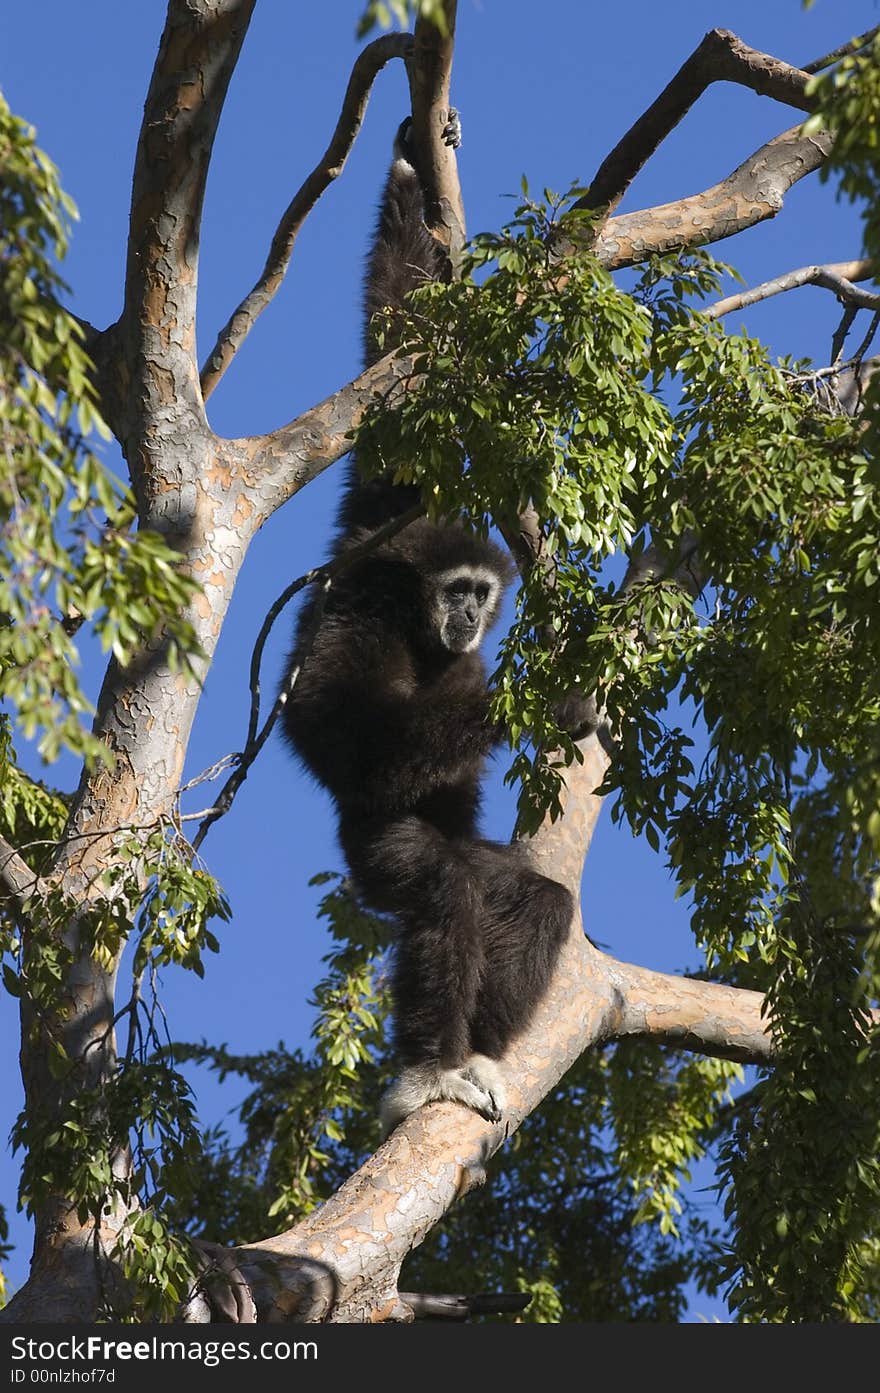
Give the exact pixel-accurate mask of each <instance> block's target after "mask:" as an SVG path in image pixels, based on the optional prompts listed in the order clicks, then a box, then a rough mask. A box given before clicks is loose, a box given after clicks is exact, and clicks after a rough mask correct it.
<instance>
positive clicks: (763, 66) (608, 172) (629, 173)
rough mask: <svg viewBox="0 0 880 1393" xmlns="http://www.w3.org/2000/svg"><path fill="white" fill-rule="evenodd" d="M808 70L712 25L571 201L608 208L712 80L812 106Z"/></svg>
mask: <svg viewBox="0 0 880 1393" xmlns="http://www.w3.org/2000/svg"><path fill="white" fill-rule="evenodd" d="M807 80H808V79H807V76H806V74H805V73H804V72H802V71H801V69H800V68H793V67H792V66H791V64H789V63H784V62H782V60H781V59H779V58H774V57H772V56H771V54H769V53H762V52H761V51H760V50H759V49H756V48H750V47H749V45H748V44H745V43H743V41H742V39H739V38H737V36H736V34H732V33H731V32H730V30H729V29H711V30H710V31H709V33H708V34H706V35H705V37H704V38H703V39H702V41H701V42H700V44H699V45H698V47H697V48H696V49H695V50H694V52H693V53H692V54H691V56H690V58H688V59H687V61H686V62H685V63H684V64H683V65H682V67H681V68H679V70H678V72H677V73H676V74H675V77H674V78H673V79H672V81H671V82H670V83H669V84H668V85H667V86H666V87H665V88H664V89H663V91H662V92H661V93H660V96H659V97H658V98H657V100H656V101H655V102H654V103H653V104H652V105H651V106H650V107H649V108H648V110H647V111H646V112H645V113H644V115H642V116H640V117H639V119H638V121H636V123H635V125H634V126H632V127H631V128H630V129H629V130H628V131H627V133H626V135H625V136H624V137H623V139H622V140H621V141H619V142H618V144H617V145H616V146H615V147H614V149H613V150H612V151H611V153H610V155H608V156H607V157H606V158H605V159H604V160H603V161H602V164H601V165H600V166H599V169H598V170H597V172H596V175H595V177H594V178H593V181H592V183H591V184H590V187H589V190H588V192H587V194H586V195H585V197H584V198H582V199H581V200H580V203H578V204H577V205H576V206H577V207H580V208H605V209H606V210H607V213H611V212H612V211H613V210H614V208H616V206H617V204H618V203H619V202H620V200H621V199H622V198H623V195H624V194H625V193H626V190H627V189H628V188H629V186H630V184H631V183H632V181H633V179H634V178H635V177H636V175H637V174H638V172H639V170H640V169H641V168H642V167H643V165H644V164H645V163H646V162H647V161H648V160H649V159H650V157H651V156H652V155H653V154H654V152H655V150H656V149H657V148H658V146H659V145H660V144H661V143H662V141H664V140H665V139H666V137H667V136H668V135H669V133H670V131H672V130H673V129H674V128H675V127H676V126H677V125H678V123H679V121H681V119H682V117H683V116H685V114H686V113H687V112H688V111H689V110H690V108H691V107H692V106H693V105H694V103H695V102H696V101H697V100H698V99H699V98H700V97H701V96H702V94H703V92H705V90H706V88H707V87H709V86H711V84H712V83H713V82H736V83H739V84H740V85H741V86H743V87H749V88H750V89H751V90H752V91H753V92H757V93H759V95H761V96H763V97H773V98H774V99H775V100H776V101H780V102H785V103H786V105H788V106H796V107H798V108H800V110H802V111H810V110H811V109H812V105H813V103H812V100H811V99H810V98H809V97H807V95H806V90H805V89H806V85H807Z"/></svg>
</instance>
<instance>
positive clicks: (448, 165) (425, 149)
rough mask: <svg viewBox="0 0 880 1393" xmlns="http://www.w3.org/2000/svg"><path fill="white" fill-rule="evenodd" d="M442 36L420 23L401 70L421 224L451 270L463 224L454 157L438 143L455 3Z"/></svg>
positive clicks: (449, 3) (448, 0)
mask: <svg viewBox="0 0 880 1393" xmlns="http://www.w3.org/2000/svg"><path fill="white" fill-rule="evenodd" d="M443 9H444V13H445V16H446V33H445V34H441V33H440V30H439V29H438V28H437V27H436V25H434V24H432V23H431V22H430V21H429V20H427V19H424V18H420V19H419V20H417V22H416V27H415V35H414V45H413V52H412V57H411V58H410V61H409V62H408V64H407V71H408V73H409V90H410V101H411V104H412V118H413V140H414V144H415V148H416V149H417V150H418V152H419V174H420V176H421V179H422V182H423V184H424V187H425V222H426V224H427V226H428V228H429V229H430V231H431V232H432V233H433V235H434V236H435V237H436V238H437V239H438V241H440V242H442V243H443V246H444V247H446V249H447V251H448V252H449V255H450V258H451V260H452V262H453V264H454V263H455V261H456V258H457V256H458V254H459V252H460V251H461V249H462V247H463V246H464V239H465V224H464V206H463V204H462V201H461V188H460V185H459V182H458V166H457V163H456V159H455V152H454V151H453V150H451V149H450V148H449V147H448V146H447V145H445V144H444V142H443V140H442V133H443V128H444V126H445V125H446V121H447V119H448V114H449V106H450V101H449V85H450V81H451V77H452V56H453V51H454V46H455V14H456V0H445V3H444V6H443Z"/></svg>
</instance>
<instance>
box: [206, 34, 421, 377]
mask: <svg viewBox="0 0 880 1393" xmlns="http://www.w3.org/2000/svg"><path fill="white" fill-rule="evenodd" d="M412 46H413V40H412V35H411V34H383V35H382V37H381V38H378V39H375V40H374V41H373V42H372V43H371V44H368V45H367V47H366V48H365V49H364V50H363V52H362V53H360V54H359V55H358V57H357V59H356V60H355V64H354V67H353V68H352V70H351V77H350V78H349V80H348V87H347V88H346V91H345V97H344V98H343V102H342V110H341V111H340V113H339V120H338V121H337V122H336V129H335V130H334V132H333V135H332V137H331V140H330V144H329V145H328V146H327V149H326V150H325V151H324V154H323V155H322V156H321V159H320V160H319V161H318V163H317V164H316V166H315V168H314V169H313V170H312V172H311V174H310V175H309V176H308V178H307V179H306V180H305V182H304V183H303V184H302V185H301V187H300V188H299V189H298V190H297V192H296V193H295V194H294V196H293V198H292V199H291V201H290V203H289V204H288V206H287V209H286V211H285V213H284V216H283V217H282V219H281V221H280V223H279V224H278V229H277V231H276V233H275V236H274V237H273V238H272V245H271V247H270V248H269V255H268V257H267V258H266V264H265V266H264V267H263V271H262V274H261V276H260V278H259V280H258V281H257V283H256V285H255V286H254V287H253V289H252V290H251V291H250V292H249V293H248V294H247V295H246V296H245V297H244V299H243V300H242V301H241V304H240V305H239V306H238V308H237V309H236V310H235V311H234V312H233V314H232V315H231V316H230V318H229V320H228V321H227V323H226V324H225V325H224V327H223V328H222V329H221V330H220V333H219V334H218V336H217V342H216V343H215V344H214V347H213V349H212V350H211V353H210V355H209V356H208V359H207V361H206V363H205V365H204V367H203V368H202V374H201V383H202V396H203V398H204V400H205V401H207V400H208V397H209V396H210V395H211V393H212V392H213V390H214V388H215V387H216V386H217V383H218V382H219V381H220V379H221V377H222V376H223V374H224V373H225V371H226V369H227V368H228V367H229V364H230V363H231V362H232V359H233V358H234V357H235V354H236V353H237V352H238V350H239V349H240V348H241V346H242V344H243V343H244V341H245V339H246V338H247V336H248V334H249V333H250V331H251V329H252V328H253V327H254V324H255V323H256V321H257V319H258V317H259V316H260V315H261V314H262V312H263V310H264V309H266V307H267V305H269V304H271V302H272V300H273V299H274V297H275V295H276V293H277V291H278V289H279V287H280V285H281V282H282V281H283V280H284V276H285V274H286V272H287V268H288V266H289V265H290V259H291V257H292V255H293V248H294V246H295V244H296V239H297V236H298V235H299V231H300V228H301V227H302V225H303V223H304V222H305V220H306V218H307V217H308V215H309V213H310V212H311V210H312V208H314V206H315V204H316V203H317V201H318V199H319V198H320V197H321V194H322V193H323V192H324V190H325V189H326V188H327V187H328V186H329V185H330V184H332V183H333V181H334V180H335V179H338V178H339V175H340V174H341V173H342V171H343V169H344V168H345V163H346V160H347V159H348V156H349V153H350V152H351V149H352V146H353V145H354V142H355V140H356V139H357V136H358V133H359V131H360V128H361V124H362V122H363V119H364V112H365V111H366V109H367V102H368V101H369V98H370V90H371V88H372V86H373V83H374V81H375V79H376V77H377V75H378V73H379V72H381V70H382V68H383V67H384V66H385V64H386V63H388V62H389V61H390V60H391V59H392V58H406V57H407V55H408V54H409V53H410V52H411V51H412Z"/></svg>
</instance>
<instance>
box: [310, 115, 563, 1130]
mask: <svg viewBox="0 0 880 1393" xmlns="http://www.w3.org/2000/svg"><path fill="white" fill-rule="evenodd" d="M450 116H451V121H450V125H449V126H448V127H447V130H446V133H445V134H446V138H447V141H448V143H450V144H456V145H457V144H458V127H457V120H456V119H455V117H454V114H453V113H450ZM408 127H409V123H408V122H404V124H403V126H401V128H400V131H399V132H398V139H397V142H396V143H395V159H394V162H393V164H392V166H391V170H390V173H389V175H388V180H387V183H386V186H385V192H384V197H383V200H382V204H381V208H380V213H379V220H378V226H377V230H376V235H375V240H374V244H373V248H372V251H371V254H370V257H369V261H368V267H367V282H366V310H367V333H366V358H367V362H368V363H369V362H371V361H374V360H375V358H376V357H377V356H378V350H377V348H376V345H375V343H374V342H373V339H372V336H371V333H370V327H369V323H370V319H371V318H372V316H373V314H374V312H375V311H377V310H379V309H383V308H384V309H387V308H389V307H390V308H392V309H393V308H395V307H400V306H401V305H402V304H403V302H404V299H405V297H406V295H407V294H408V292H409V291H410V290H412V289H413V288H414V287H415V286H416V285H418V284H420V283H421V282H423V281H424V280H425V279H426V278H434V277H436V276H437V275H438V274H439V271H440V264H441V263H440V255H439V253H438V250H437V246H436V244H435V242H434V240H433V238H432V237H431V236H430V234H429V233H428V231H427V229H426V227H425V224H424V221H423V217H424V201H423V195H422V186H421V183H420V180H419V176H418V174H417V172H416V169H415V167H414V163H413V161H412V159H411V158H410V152H409V150H408V148H407V145H406V138H407V131H408ZM418 496H419V495H418V490H417V489H415V488H410V487H401V486H400V485H395V484H394V483H392V482H391V481H389V480H388V479H380V480H377V481H369V482H363V481H362V480H361V479H360V477H359V474H358V470H357V465H356V462H354V461H353V462H352V463H351V464H350V466H349V472H348V476H347V481H346V485H345V492H344V495H343V498H342V501H341V504H340V508H339V516H338V525H339V533H338V536H337V539H336V542H335V546H334V554H335V555H338V554H339V552H340V551H343V550H345V549H346V548H348V547H350V546H352V545H355V544H357V543H359V542H361V541H362V540H364V539H365V538H367V537H369V536H370V534H371V533H372V532H373V531H375V530H376V528H378V527H380V526H381V525H382V524H383V523H385V522H387V521H388V520H389V519H391V518H393V517H396V516H399V515H400V513H402V512H404V511H406V510H408V509H409V508H410V507H411V506H412V505H413V503H414V502H416V501H417V500H418ZM510 575H511V566H510V562H509V560H508V558H507V557H506V555H505V553H503V552H502V551H501V550H500V549H499V548H497V547H496V546H494V545H493V544H492V543H491V542H488V541H486V540H484V539H482V538H480V537H477V536H475V535H474V534H472V533H471V532H468V531H467V530H465V529H464V528H463V527H460V526H457V525H442V526H439V525H436V524H434V523H432V522H429V521H428V520H427V519H420V520H418V521H416V522H414V523H411V524H410V525H409V526H408V527H406V528H405V529H404V530H403V531H401V532H399V533H397V534H396V535H395V536H393V537H392V538H391V539H390V540H389V541H386V542H385V543H383V544H382V545H381V546H380V547H378V548H377V549H376V550H374V551H372V552H371V553H369V554H367V555H365V556H364V557H363V558H362V559H361V560H359V561H357V562H356V563H354V564H353V565H352V566H351V567H349V569H348V570H346V571H344V572H343V573H341V574H340V576H339V577H338V579H337V580H336V581H335V582H334V584H333V586H332V587H331V589H330V591H329V596H328V598H327V603H326V608H325V610H324V614H323V617H322V618H321V621H320V624H319V627H318V630H317V634H316V635H315V637H314V640H313V643H312V647H311V649H310V651H307V652H306V656H305V658H304V661H303V665H302V670H301V672H300V674H299V677H298V680H297V681H296V683H295V685H294V688H293V691H292V692H291V694H290V697H289V699H288V702H287V704H286V706H285V709H284V727H285V734H286V738H287V740H288V741H289V743H290V745H291V746H292V747H293V750H294V751H295V753H296V755H297V756H298V757H299V759H300V760H301V761H302V763H303V764H304V765H305V766H306V768H307V769H308V770H309V771H310V772H311V773H312V774H313V775H314V777H315V778H316V779H317V780H318V781H319V782H320V783H321V784H322V785H323V786H324V787H325V788H326V789H327V790H328V792H329V793H330V794H331V795H332V797H333V799H334V801H335V804H336V812H337V817H338V831H339V841H340V844H341V846H342V850H343V852H344V854H345V858H346V861H347V863H348V867H349V870H350V872H351V875H352V877H353V879H354V881H355V883H356V886H357V888H358V891H359V893H360V895H361V896H362V897H363V899H364V901H365V902H366V903H367V904H369V905H370V906H372V907H373V908H374V909H377V910H381V911H386V912H388V913H390V914H392V915H394V916H395V918H396V920H397V923H398V933H397V937H396V942H395V950H394V970H393V977H392V995H393V1003H394V1024H395V1044H396V1048H397V1052H398V1056H399V1059H400V1063H401V1065H402V1069H403V1072H402V1075H401V1078H400V1079H399V1080H398V1081H397V1082H396V1083H395V1084H394V1085H392V1087H391V1089H390V1090H389V1091H388V1092H387V1093H386V1095H385V1098H384V1099H383V1105H382V1121H383V1128H384V1131H385V1133H386V1134H387V1132H388V1131H390V1130H391V1128H392V1127H394V1126H396V1125H397V1123H398V1122H400V1121H401V1120H402V1119H403V1118H404V1117H406V1116H407V1114H408V1113H410V1112H412V1111H413V1110H414V1109H415V1108H417V1107H420V1106H421V1105H422V1104H423V1103H426V1102H430V1101H432V1100H435V1099H439V1098H454V1099H457V1100H458V1101H460V1102H463V1103H465V1104H467V1105H468V1106H470V1107H472V1108H474V1109H476V1110H477V1111H478V1112H480V1113H482V1114H483V1115H484V1116H486V1117H488V1118H490V1119H492V1120H497V1119H498V1118H499V1117H500V1116H501V1114H502V1111H503V1108H504V1095H503V1089H502V1084H501V1078H500V1074H499V1070H498V1068H497V1066H496V1062H495V1061H497V1060H498V1059H500V1058H501V1056H502V1055H503V1054H504V1051H505V1049H506V1048H507V1046H508V1044H509V1043H510V1041H511V1040H512V1039H513V1037H514V1036H515V1035H517V1034H518V1033H519V1032H521V1031H522V1030H523V1029H524V1028H525V1026H526V1025H527V1024H528V1022H529V1020H530V1019H531V1017H532V1015H533V1013H534V1011H535V1008H536V1006H537V1004H538V1002H539V1001H540V999H541V997H542V996H543V994H544V991H545V989H546V987H547V984H548V981H549V978H550V975H551V973H552V971H553V967H554V964H555V962H556V959H557V956H558V953H559V949H560V947H561V945H562V942H563V940H564V938H565V935H566V932H567V930H568V926H569V923H570V921H571V915H572V909H573V905H572V899H571V896H570V895H569V892H568V891H567V890H566V889H565V888H564V887H563V886H561V885H558V884H557V883H556V882H555V881H553V880H549V879H547V877H546V876H543V875H539V874H538V873H537V872H536V871H535V870H533V869H532V868H531V867H530V865H529V864H528V861H527V858H526V855H525V853H524V852H523V851H522V850H520V849H519V848H518V847H516V846H511V845H496V844H494V843H491V842H488V841H484V840H482V839H481V838H480V836H479V831H478V826H477V815H478V811H479V805H480V779H481V775H482V772H483V766H484V763H485V760H486V757H487V755H488V754H489V753H490V751H491V749H492V747H493V746H494V745H495V744H496V743H497V741H498V735H499V733H498V732H497V731H496V730H495V729H494V728H493V725H492V724H491V722H490V721H489V717H488V692H487V684H486V674H485V670H484V668H483V663H482V661H481V659H480V657H479V654H478V653H477V651H476V650H477V646H478V644H479V643H480V640H481V639H482V637H483V636H484V634H485V632H486V631H487V629H488V628H489V627H490V626H491V624H492V623H493V622H494V620H495V618H496V617H497V613H498V608H499V604H500V601H501V596H502V592H503V588H504V586H505V584H506V583H507V582H508V580H509V578H510ZM314 603H315V602H314V601H310V602H308V603H307V604H306V605H305V606H304V607H303V609H302V611H301V613H300V615H299V619H298V623H297V629H296V635H295V645H294V650H293V653H292V655H291V659H290V668H292V667H293V666H294V665H296V664H298V663H299V661H300V658H299V653H300V649H301V646H302V645H303V644H304V643H305V641H306V636H307V635H308V634H309V631H310V628H312V627H314V626H313V615H314ZM290 668H289V670H290Z"/></svg>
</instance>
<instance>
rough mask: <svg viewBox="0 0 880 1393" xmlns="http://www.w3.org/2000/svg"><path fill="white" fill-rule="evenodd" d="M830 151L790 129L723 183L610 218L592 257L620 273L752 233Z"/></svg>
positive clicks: (821, 136) (823, 142)
mask: <svg viewBox="0 0 880 1393" xmlns="http://www.w3.org/2000/svg"><path fill="white" fill-rule="evenodd" d="M830 150H831V136H830V135H829V134H828V133H827V132H825V131H819V132H817V133H816V134H814V135H811V136H804V135H802V134H801V127H800V126H792V127H791V129H790V130H787V131H783V132H782V133H781V134H780V135H777V136H775V137H774V138H773V140H770V141H768V142H767V144H766V145H762V146H761V148H760V150H756V151H755V153H754V154H753V155H750V156H749V158H748V159H747V160H745V161H744V162H743V163H742V164H741V165H740V166H739V168H738V169H735V170H734V171H733V173H732V174H730V175H728V177H727V178H726V179H723V180H722V181H721V183H719V184H715V185H713V187H712V188H710V189H704V190H703V192H702V193H698V194H693V195H691V196H690V197H689V198H682V199H679V200H677V201H676V202H675V203H663V204H659V205H658V206H657V207H656V208H646V209H642V210H641V211H639V212H636V213H623V214H621V216H619V217H616V218H611V220H610V221H609V222H608V223H607V224H606V225H605V226H604V227H603V229H602V231H601V232H600V234H599V236H598V238H597V240H596V244H595V247H594V251H595V253H596V255H597V257H598V258H599V260H600V262H601V263H602V265H603V266H605V267H606V268H607V269H608V270H609V271H616V270H619V269H621V268H622V267H624V266H633V265H635V264H636V263H637V262H639V261H644V260H645V259H646V258H647V257H648V256H651V255H652V254H655V253H664V252H670V251H677V250H681V249H683V248H687V247H694V246H703V245H705V244H706V243H708V242H720V241H721V240H722V239H723V238H725V237H732V236H733V235H734V233H736V232H742V231H743V229H744V228H747V227H754V226H755V224H756V223H759V222H763V221H765V220H766V219H767V218H774V217H775V216H776V214H777V213H778V212H779V211H780V210H781V208H782V204H783V199H784V197H785V194H786V193H788V190H789V189H790V188H791V187H792V186H793V185H794V184H796V183H797V182H798V180H799V179H803V177H804V176H805V175H806V174H811V173H812V172H813V171H814V170H816V169H818V168H819V166H820V165H821V164H823V163H824V161H825V160H826V159H827V157H828V154H829V152H830Z"/></svg>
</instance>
